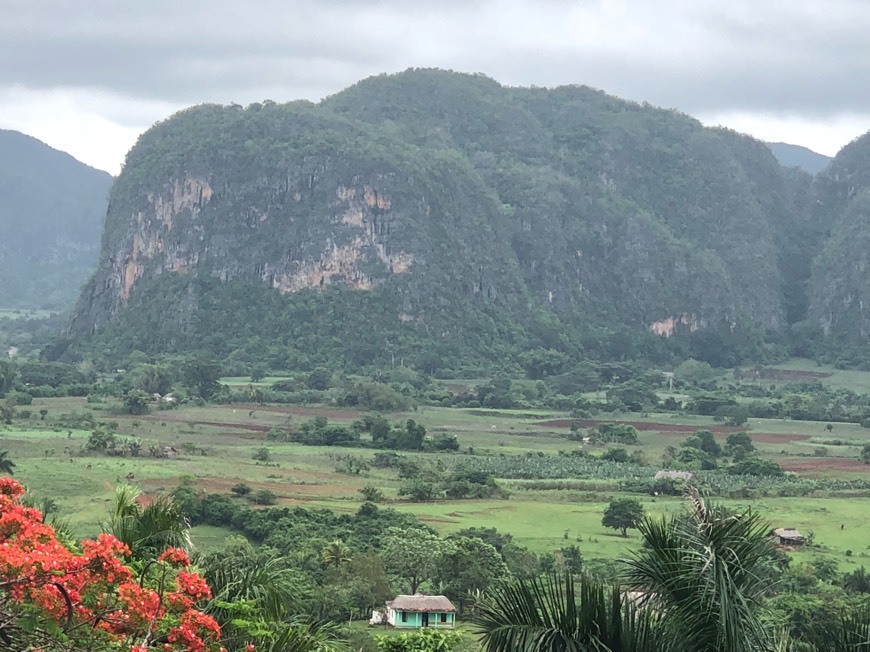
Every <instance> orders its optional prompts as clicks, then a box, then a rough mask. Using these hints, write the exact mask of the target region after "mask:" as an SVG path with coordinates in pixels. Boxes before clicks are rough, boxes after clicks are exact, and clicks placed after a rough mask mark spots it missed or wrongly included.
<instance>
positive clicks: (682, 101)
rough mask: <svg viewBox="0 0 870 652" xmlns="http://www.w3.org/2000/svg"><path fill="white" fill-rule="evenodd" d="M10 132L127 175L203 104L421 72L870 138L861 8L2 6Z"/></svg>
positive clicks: (792, 0)
mask: <svg viewBox="0 0 870 652" xmlns="http://www.w3.org/2000/svg"><path fill="white" fill-rule="evenodd" d="M0 15H2V16H3V19H2V20H0V128H7V129H16V130H18V131H23V132H25V133H27V134H29V135H31V136H35V137H36V138H39V139H40V140H42V141H44V142H46V143H48V144H49V145H51V146H53V147H56V148H58V149H61V150H64V151H67V152H69V153H71V154H72V155H73V156H75V157H76V158H78V159H79V160H81V161H84V162H85V163H88V164H89V165H92V166H94V167H97V168H100V169H103V170H107V171H109V172H111V173H112V174H117V173H118V172H119V170H120V169H121V167H122V165H123V160H124V156H125V155H126V153H127V151H128V150H129V149H130V147H132V146H133V144H134V143H135V142H136V139H137V137H138V136H139V134H140V133H142V131H144V130H145V129H147V128H148V127H150V126H151V125H152V124H154V123H155V122H157V121H159V120H162V119H165V118H166V117H168V116H170V115H171V114H172V113H173V112H175V111H178V110H179V109H182V108H185V107H187V106H190V105H193V104H200V103H203V102H219V103H230V102H235V103H238V104H242V105H245V104H249V103H251V102H256V101H262V100H265V99H270V100H274V101H276V102H284V101H290V100H296V99H309V100H314V101H316V100H318V99H320V98H322V97H324V96H326V95H329V94H332V93H335V92H338V91H340V90H341V89H342V88H345V87H347V86H349V85H350V84H353V83H354V82H356V81H358V80H360V79H363V78H365V77H368V76H371V75H376V74H380V73H384V72H398V71H401V70H404V69H406V68H411V67H438V68H445V69H452V70H458V71H463V72H480V73H484V74H486V75H488V76H490V77H493V78H494V79H496V80H498V81H499V82H501V83H503V84H507V85H512V86H547V87H551V86H559V85H563V84H585V85H588V86H592V87H595V88H599V89H602V90H604V91H606V92H608V93H611V94H613V95H617V96H619V97H623V98H626V99H630V100H635V101H639V102H649V103H650V104H654V105H658V106H663V107H667V108H673V109H677V110H680V111H683V112H685V113H688V114H690V115H692V116H695V117H696V118H698V119H699V120H701V121H702V122H703V123H705V124H709V125H722V126H726V127H729V128H732V129H735V130H737V131H742V132H745V133H749V134H751V135H753V136H755V137H757V138H760V139H762V140H768V141H784V142H789V143H794V144H798V145H803V146H805V147H808V148H810V149H813V150H815V151H817V152H820V153H823V154H827V155H834V154H835V153H836V152H837V151H838V150H839V149H840V148H841V147H842V146H843V145H845V144H847V143H848V142H849V141H851V140H853V139H854V138H856V137H858V136H860V135H862V134H863V133H865V132H866V131H868V130H870V84H868V83H867V82H868V80H870V56H868V54H870V45H868V41H867V34H868V33H870V6H868V4H867V0H814V1H810V0H728V1H726V2H723V1H722V0H573V1H572V0H499V1H496V0H245V1H244V2H242V1H241V0H235V1H229V0H208V1H205V0H184V1H183V2H178V1H177V0H148V1H147V2H126V1H118V0H78V1H77V2H72V1H71V0H0Z"/></svg>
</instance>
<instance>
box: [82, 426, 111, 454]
mask: <svg viewBox="0 0 870 652" xmlns="http://www.w3.org/2000/svg"><path fill="white" fill-rule="evenodd" d="M116 443H117V439H116V437H115V433H114V431H113V429H112V428H110V427H109V426H107V425H106V424H103V423H101V424H100V425H99V426H98V427H97V428H95V429H94V430H93V431H92V432H91V434H90V435H89V436H88V443H87V444H85V448H87V449H88V450H89V451H93V452H94V453H105V452H106V451H108V450H110V449H112V448H114V447H115V444H116Z"/></svg>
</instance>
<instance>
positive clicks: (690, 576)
mask: <svg viewBox="0 0 870 652" xmlns="http://www.w3.org/2000/svg"><path fill="white" fill-rule="evenodd" d="M689 501H690V513H689V515H688V517H686V516H676V517H671V518H658V519H651V518H647V519H645V520H644V521H643V522H641V523H640V524H639V527H638V529H639V530H640V532H641V534H642V535H643V537H644V539H645V546H644V548H643V549H642V550H641V551H639V552H636V553H634V554H633V555H632V557H631V558H630V559H629V560H627V562H626V564H627V571H626V573H625V581H626V583H627V585H628V586H629V587H631V588H633V589H635V590H638V591H643V592H644V593H645V596H646V598H645V600H644V602H645V603H646V604H647V605H648V606H650V607H651V608H652V609H654V610H656V611H657V612H659V613H660V614H661V615H662V618H663V622H664V624H665V627H666V628H667V630H668V631H669V634H670V636H671V637H672V639H673V640H675V641H679V644H680V646H681V649H683V650H685V651H686V652H692V651H697V652H702V651H703V652H709V651H712V650H715V651H717V652H747V651H750V650H761V649H767V648H768V647H769V644H770V635H769V633H768V632H766V631H765V629H764V627H763V626H762V619H761V611H762V597H763V596H764V594H765V593H766V592H767V591H768V589H769V588H770V586H769V577H768V574H767V572H766V570H767V568H768V565H767V560H768V559H770V557H771V556H772V554H773V547H772V544H771V543H770V540H769V537H768V536H767V531H768V530H769V526H768V525H767V524H766V523H764V522H763V521H762V520H761V519H760V518H759V517H758V516H757V515H756V514H754V513H752V512H751V511H747V512H744V513H742V514H736V515H735V514H730V513H728V512H727V511H726V510H723V509H722V508H719V507H715V506H713V507H711V506H707V505H706V504H705V503H704V501H703V499H702V498H701V497H700V495H699V494H697V492H693V493H690V495H689Z"/></svg>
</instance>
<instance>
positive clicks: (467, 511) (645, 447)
mask: <svg viewBox="0 0 870 652" xmlns="http://www.w3.org/2000/svg"><path fill="white" fill-rule="evenodd" d="M28 410H29V411H30V412H31V414H32V415H36V416H32V417H31V418H30V419H29V420H28V421H27V422H26V426H22V422H20V421H19V422H16V424H14V425H13V426H6V429H5V430H0V448H2V449H3V450H8V451H9V456H10V458H11V459H13V460H14V461H15V462H16V464H17V467H16V469H15V475H16V478H18V479H19V480H21V481H22V482H24V483H25V484H26V485H27V486H28V487H29V488H30V491H31V492H32V494H33V495H34V497H35V498H37V499H38V498H40V497H47V496H51V497H53V498H54V500H55V502H56V503H57V505H58V510H59V512H60V513H62V514H64V516H65V517H67V520H68V521H69V522H70V524H71V525H72V526H73V527H74V528H75V529H76V531H77V532H78V533H79V534H80V535H92V534H94V533H96V532H97V531H98V530H99V524H100V522H101V521H102V520H104V519H105V518H106V515H107V513H108V509H109V506H110V505H111V501H112V499H113V492H114V487H115V486H116V484H119V483H124V482H131V483H133V484H136V485H138V486H140V487H141V488H142V490H143V491H144V492H145V494H146V496H147V495H155V494H157V493H160V492H165V491H170V490H172V489H174V488H175V487H177V486H178V485H179V484H181V483H192V484H193V485H194V486H195V487H196V488H197V489H199V490H201V491H204V492H209V493H223V494H229V493H230V489H231V487H233V486H234V485H236V484H238V483H245V484H247V485H249V486H250V487H251V488H252V489H253V490H259V489H268V490H269V491H272V492H274V493H275V494H276V496H277V504H278V505H286V506H306V507H317V508H328V509H332V510H335V511H337V512H345V513H351V512H354V511H356V510H357V509H358V508H359V506H360V505H361V503H362V500H361V498H360V494H359V491H360V489H362V488H363V487H366V486H374V487H378V488H379V489H380V490H381V491H382V492H383V494H384V495H385V500H386V503H385V506H389V507H393V508H395V509H398V510H400V511H403V512H408V513H411V514H414V515H416V516H417V517H418V518H420V519H421V520H422V521H423V522H425V523H427V524H428V525H430V526H431V527H433V528H434V529H435V530H437V531H438V532H440V533H443V534H446V533H450V532H454V531H456V530H460V529H463V528H468V527H494V528H497V529H498V530H499V531H504V532H507V533H510V534H512V535H513V537H514V539H515V540H516V542H517V543H519V544H520V545H523V546H527V547H528V548H530V549H531V550H533V551H535V552H539V553H541V552H547V551H555V550H558V549H559V548H561V547H564V546H567V545H575V544H576V545H577V546H578V547H579V548H580V550H581V551H582V554H583V556H584V558H586V559H589V560H593V559H605V560H606V559H615V558H618V557H620V556H623V555H625V553H626V552H628V551H629V550H630V549H632V548H634V547H636V546H637V544H638V538H637V536H636V534H635V535H634V536H633V535H632V531H631V530H629V536H628V537H627V538H623V537H622V536H620V534H619V533H618V532H617V531H615V530H611V529H607V528H605V527H603V526H602V525H601V518H602V513H603V512H604V510H605V508H606V507H607V505H608V503H609V501H610V500H612V499H613V498H614V497H623V496H631V497H633V498H637V499H639V500H640V501H641V502H642V503H643V505H644V508H645V510H646V512H647V513H649V514H651V515H661V514H666V513H669V512H674V511H677V510H679V509H682V499H681V498H679V497H665V496H648V495H644V494H637V493H633V494H627V493H621V492H620V486H619V481H620V478H619V477H618V476H613V477H604V476H603V475H602V476H601V477H597V478H591V479H588V480H583V481H579V480H577V479H576V478H571V477H567V478H565V480H566V481H567V482H565V483H562V484H560V483H558V482H557V483H554V484H553V487H554V488H541V487H540V486H538V485H536V483H535V482H534V481H525V480H521V479H516V478H506V479H499V484H500V485H501V486H502V487H503V488H504V489H506V490H507V491H508V492H509V494H510V496H509V498H508V499H490V500H436V501H432V502H422V503H417V502H409V501H408V500H406V499H400V497H399V495H398V489H399V486H400V485H401V480H400V479H399V478H398V477H397V474H396V471H395V470H394V469H382V468H376V467H374V466H369V468H366V469H363V470H360V471H358V472H357V471H349V470H348V468H347V466H348V465H347V460H348V459H349V458H353V459H356V460H360V461H366V460H369V459H370V458H371V456H372V453H373V451H372V450H371V449H369V448H335V447H322V446H321V447H317V446H305V445H301V444H297V443H285V442H276V441H269V440H267V433H268V432H269V430H270V429H272V428H274V427H279V426H287V425H290V426H299V425H301V424H302V423H304V422H305V421H307V420H309V419H311V418H313V417H316V416H325V417H327V418H328V419H329V421H330V422H332V423H343V424H349V423H351V422H352V421H353V420H355V419H358V418H359V417H360V416H362V412H360V411H356V410H343V409H335V408H328V407H318V406H306V407H300V406H285V405H281V406H276V405H253V404H252V405H234V406H225V405H215V406H210V405H206V406H203V407H195V406H192V405H191V406H187V405H185V406H182V407H179V408H177V409H173V410H166V411H154V412H152V413H150V414H147V415H142V416H135V417H134V416H129V415H121V414H114V413H113V412H112V406H111V405H110V404H101V403H88V402H87V401H86V400H85V399H77V398H63V399H34V401H33V404H32V405H31V406H28ZM41 410H45V411H46V412H45V415H44V420H43V418H42V415H40V411H41ZM86 414H92V415H93V416H94V418H95V419H96V420H97V421H115V422H117V423H118V432H119V436H123V437H128V438H135V439H138V440H140V441H141V442H142V443H143V448H144V449H145V450H144V451H143V453H142V454H141V456H140V457H136V458H132V457H109V456H105V455H103V456H99V455H95V454H88V453H85V451H84V448H85V444H86V442H87V439H88V436H89V434H90V430H89V429H87V428H67V427H62V426H58V425H56V424H58V423H59V421H58V420H59V419H61V421H60V422H63V421H62V420H63V419H64V418H67V419H68V418H69V417H70V415H78V416H81V415H86ZM63 415H67V416H66V417H63ZM680 416H681V418H679V419H675V418H674V415H672V414H664V413H662V414H656V413H651V414H644V415H639V414H633V413H631V414H629V413H627V414H613V415H610V418H609V419H608V421H620V422H623V423H633V424H634V425H636V426H637V427H638V428H639V441H640V444H639V446H636V447H635V446H632V447H629V448H630V449H633V450H640V451H642V457H643V459H644V460H645V461H646V463H647V464H648V465H649V466H650V467H651V468H650V469H649V471H648V473H650V474H651V473H653V472H654V470H655V468H658V467H657V464H658V463H659V460H661V456H662V453H663V452H664V451H665V449H666V448H667V447H668V446H674V447H676V446H679V444H680V442H681V441H682V440H684V439H685V438H686V437H687V436H689V435H691V434H692V431H693V430H694V429H696V428H709V429H711V430H712V431H713V432H714V433H715V437H716V439H717V440H719V441H720V442H722V441H724V439H725V437H726V436H727V434H728V433H729V432H734V431H737V430H740V429H738V428H727V427H724V426H722V425H721V424H719V423H716V422H714V421H713V419H712V418H706V417H692V416H683V415H680ZM389 417H390V419H391V420H394V421H404V420H406V419H408V418H413V419H415V420H416V421H418V422H419V423H422V424H424V425H425V426H426V428H427V430H428V432H429V433H430V434H432V435H437V434H439V433H448V434H453V435H456V437H457V440H458V442H459V445H460V451H459V452H453V453H448V452H439V453H407V455H408V456H410V457H413V458H415V459H417V458H418V459H420V460H421V461H423V462H431V463H434V464H442V465H445V464H446V465H456V464H462V463H466V462H468V461H469V460H470V461H476V460H504V459H514V458H517V459H530V460H532V461H535V460H539V459H544V460H550V459H553V458H556V459H559V455H560V452H562V453H563V454H564V453H567V452H570V451H571V450H574V449H577V448H579V447H581V446H582V444H581V443H579V442H577V441H572V440H570V439H569V434H570V428H569V427H568V426H569V425H570V422H571V420H570V418H569V416H568V415H567V414H564V413H559V412H554V411H548V410H482V409H456V408H440V407H422V408H419V409H418V410H416V411H414V412H407V413H396V414H391V415H389ZM599 421H604V419H598V420H594V421H588V422H586V421H582V425H584V426H586V425H594V424H595V423H597V422H599ZM825 425H826V424H823V423H818V422H798V421H784V420H764V419H753V420H750V422H749V424H748V432H749V433H750V435H751V436H752V437H753V440H754V442H755V444H756V446H757V447H758V449H759V450H760V452H761V454H762V455H763V456H764V457H767V458H771V459H775V460H776V461H778V462H779V463H780V464H782V465H783V467H784V468H786V469H787V470H790V469H793V470H795V471H797V474H798V476H799V477H807V478H847V479H848V478H856V479H867V478H868V476H870V467H868V466H867V465H864V464H863V463H861V462H860V461H859V460H858V459H857V448H856V447H853V446H833V445H831V446H826V447H825V448H826V449H827V454H826V456H824V457H818V456H814V454H813V451H814V449H815V448H817V447H819V446H823V445H824V443H825V442H826V441H833V440H835V439H848V440H849V441H850V442H855V443H856V444H857V443H860V442H870V430H868V429H866V428H861V427H860V426H857V425H851V424H836V426H835V428H834V429H833V430H832V431H828V430H826V429H825ZM149 445H154V446H158V447H172V448H173V449H175V450H176V451H177V455H174V456H173V457H172V458H170V459H164V458H162V457H161V458H155V457H151V456H149V455H148V453H147V448H148V446H149ZM263 447H265V448H267V449H268V450H269V454H270V461H269V462H268V463H258V462H256V461H254V459H252V457H253V455H254V453H255V451H257V450H258V449H260V448H263ZM593 450H595V449H593ZM597 450H602V449H601V448H599V449H597ZM541 456H543V457H541ZM563 485H564V486H563ZM720 502H723V503H724V504H726V505H729V506H732V507H735V508H745V507H748V506H751V507H752V508H753V509H755V510H757V511H759V512H760V513H761V514H762V515H763V516H764V517H765V518H766V519H767V520H768V521H770V522H771V524H772V525H774V526H776V527H796V528H798V529H799V530H801V532H805V533H807V534H811V535H812V537H813V543H814V546H813V547H811V548H809V547H808V548H805V549H803V550H801V551H797V552H793V553H791V554H793V555H794V556H795V557H796V558H797V559H812V558H813V557H814V556H816V555H821V556H825V557H828V558H830V559H832V560H835V561H836V562H837V563H838V564H839V565H840V566H841V567H842V568H843V569H844V570H847V569H850V568H852V567H854V566H857V565H861V564H864V565H866V564H868V563H870V545H868V544H870V519H867V518H866V514H868V513H870V491H863V492H860V491H859V492H852V493H851V494H848V495H846V494H841V493H840V494H838V493H837V492H825V493H823V494H820V495H818V496H816V497H812V498H807V497H776V496H768V497H761V498H757V499H753V500H739V499H723V500H721V501H720ZM841 526H842V528H841ZM229 534H232V533H231V531H229V530H226V529H224V528H214V527H209V526H198V527H197V528H195V529H194V532H193V537H194V542H195V543H196V544H197V545H198V546H199V547H200V548H202V549H203V550H211V549H216V548H219V547H220V545H221V544H222V542H223V541H224V539H225V537H226V536H228V535H229ZM847 551H851V552H847Z"/></svg>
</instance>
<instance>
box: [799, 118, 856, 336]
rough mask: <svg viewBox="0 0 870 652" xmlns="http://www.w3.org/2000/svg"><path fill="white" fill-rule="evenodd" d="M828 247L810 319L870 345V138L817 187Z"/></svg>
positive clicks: (817, 271)
mask: <svg viewBox="0 0 870 652" xmlns="http://www.w3.org/2000/svg"><path fill="white" fill-rule="evenodd" d="M813 186H814V193H813V194H814V198H815V212H816V214H817V217H816V219H817V221H818V223H819V224H820V225H822V226H823V228H824V229H825V240H824V245H823V247H822V248H821V251H820V253H819V254H818V255H817V256H816V258H815V260H814V262H813V275H812V287H811V290H810V302H811V303H810V316H811V318H812V320H813V322H814V323H818V324H820V325H821V327H822V329H823V330H824V332H825V333H826V334H828V335H833V336H835V337H836V338H838V339H840V340H842V341H844V342H860V343H862V344H863V345H865V346H866V343H867V340H868V339H870V274H868V271H870V267H868V266H870V133H868V134H865V135H864V136H862V137H861V138H858V139H857V140H854V141H853V142H851V143H850V144H848V145H846V147H844V148H843V149H842V150H841V151H840V152H839V153H838V154H837V156H836V157H835V158H834V160H833V161H832V162H831V165H830V166H828V168H826V169H825V171H824V172H822V173H821V174H819V175H818V176H817V177H816V179H815V181H814V184H813Z"/></svg>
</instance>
